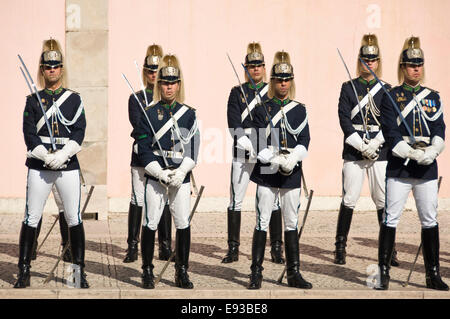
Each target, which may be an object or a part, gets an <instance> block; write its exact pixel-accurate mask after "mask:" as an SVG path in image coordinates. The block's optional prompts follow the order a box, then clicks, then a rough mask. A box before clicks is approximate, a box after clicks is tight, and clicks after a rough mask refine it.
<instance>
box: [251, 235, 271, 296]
mask: <svg viewBox="0 0 450 319" xmlns="http://www.w3.org/2000/svg"><path fill="white" fill-rule="evenodd" d="M266 239H267V232H265V231H262V230H257V229H255V230H254V232H253V242H252V265H251V266H250V269H251V271H252V272H251V274H250V282H249V285H248V289H260V288H261V283H262V279H263V275H262V271H263V270H264V268H263V266H262V264H263V261H264V251H265V250H266Z"/></svg>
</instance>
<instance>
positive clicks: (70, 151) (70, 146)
mask: <svg viewBox="0 0 450 319" xmlns="http://www.w3.org/2000/svg"><path fill="white" fill-rule="evenodd" d="M79 151H81V146H80V145H79V144H78V143H77V142H75V141H73V140H69V142H67V144H66V145H65V146H64V147H63V148H62V149H60V150H58V151H56V152H55V153H53V154H52V155H53V159H52V160H51V161H50V163H49V164H48V166H49V167H50V168H51V169H59V168H61V167H62V166H63V165H64V164H65V163H66V162H67V161H68V160H69V159H70V158H71V157H72V156H74V155H75V154H76V153H78V152H79Z"/></svg>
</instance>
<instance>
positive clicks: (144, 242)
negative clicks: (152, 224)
mask: <svg viewBox="0 0 450 319" xmlns="http://www.w3.org/2000/svg"><path fill="white" fill-rule="evenodd" d="M155 233H156V231H154V230H151V229H150V228H148V227H145V226H142V237H141V255H142V288H144V289H153V288H155V282H154V279H155V276H153V254H154V251H155Z"/></svg>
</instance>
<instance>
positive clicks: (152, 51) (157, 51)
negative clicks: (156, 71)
mask: <svg viewBox="0 0 450 319" xmlns="http://www.w3.org/2000/svg"><path fill="white" fill-rule="evenodd" d="M149 55H157V56H159V57H160V58H162V57H163V49H162V47H161V46H160V45H158V44H152V45H149V46H148V47H147V53H146V54H145V58H144V64H145V59H147V57H148V56H149ZM142 82H143V83H144V87H147V86H148V80H147V76H146V75H145V69H144V68H142Z"/></svg>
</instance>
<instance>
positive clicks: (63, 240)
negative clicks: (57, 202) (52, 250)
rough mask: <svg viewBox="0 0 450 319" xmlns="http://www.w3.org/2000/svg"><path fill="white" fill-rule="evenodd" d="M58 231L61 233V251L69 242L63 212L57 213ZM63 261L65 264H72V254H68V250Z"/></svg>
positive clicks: (67, 228)
mask: <svg viewBox="0 0 450 319" xmlns="http://www.w3.org/2000/svg"><path fill="white" fill-rule="evenodd" d="M59 230H60V232H61V246H62V249H64V247H66V244H67V243H68V242H69V226H68V225H67V221H66V218H65V217H64V212H63V211H61V212H59ZM63 260H64V261H65V262H68V263H69V262H73V261H72V254H71V253H70V249H66V252H65V253H64V256H63Z"/></svg>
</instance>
